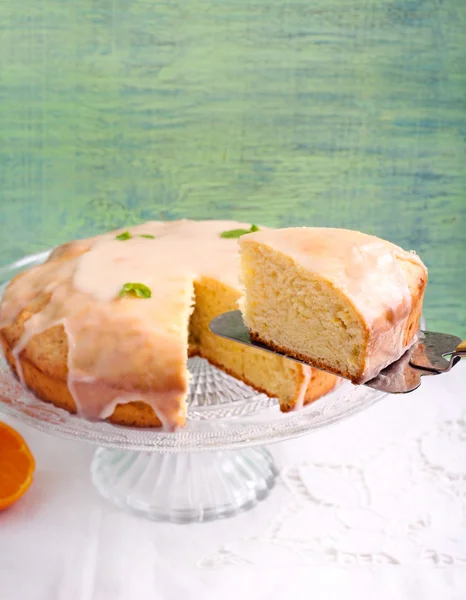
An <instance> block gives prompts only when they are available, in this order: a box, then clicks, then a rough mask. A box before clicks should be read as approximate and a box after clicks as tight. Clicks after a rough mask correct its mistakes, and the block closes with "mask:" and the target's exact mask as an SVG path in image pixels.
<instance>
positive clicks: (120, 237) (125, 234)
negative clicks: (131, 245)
mask: <svg viewBox="0 0 466 600" xmlns="http://www.w3.org/2000/svg"><path fill="white" fill-rule="evenodd" d="M131 237H132V236H131V234H130V232H129V231H124V232H123V233H120V235H117V236H116V239H117V240H120V242H124V241H125V240H129V239H131Z"/></svg>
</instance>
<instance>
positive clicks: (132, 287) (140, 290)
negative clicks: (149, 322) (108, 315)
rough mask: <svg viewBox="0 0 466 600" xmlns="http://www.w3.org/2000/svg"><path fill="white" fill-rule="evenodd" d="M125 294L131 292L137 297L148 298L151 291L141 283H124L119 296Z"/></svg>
mask: <svg viewBox="0 0 466 600" xmlns="http://www.w3.org/2000/svg"><path fill="white" fill-rule="evenodd" d="M127 294H133V295H135V296H137V297H138V298H150V297H151V296H152V292H151V291H150V288H148V287H147V285H144V284H143V283H125V285H124V286H123V287H122V288H121V292H120V294H119V295H120V297H121V296H126V295H127Z"/></svg>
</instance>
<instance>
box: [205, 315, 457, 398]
mask: <svg viewBox="0 0 466 600" xmlns="http://www.w3.org/2000/svg"><path fill="white" fill-rule="evenodd" d="M209 328H210V330H211V331H212V333H214V334H215V335H218V336H220V337H223V338H226V339H228V340H233V341H234V342H238V343H240V344H244V345H246V346H252V347H254V348H257V349H260V350H264V351H265V352H271V353H272V354H278V355H280V356H284V357H286V358H289V359H290V360H294V361H296V362H300V363H303V364H308V363H306V362H304V361H302V360H299V359H297V358H293V357H291V356H287V355H286V354H285V353H283V352H279V351H277V350H272V349H271V348H269V347H267V346H264V345H263V344H261V343H259V342H256V341H253V340H251V338H250V336H249V331H248V328H247V327H246V325H245V324H244V322H243V317H242V314H241V311H239V310H232V311H230V312H226V313H223V314H221V315H219V316H218V317H215V318H214V319H212V321H211V322H210V324H209ZM460 345H461V338H459V337H457V336H454V335H449V334H445V333H434V332H429V331H422V332H420V334H419V339H418V341H417V342H416V343H415V344H414V345H413V346H411V348H410V349H409V350H407V352H405V354H404V355H403V356H402V357H401V358H400V359H399V360H397V361H396V362H394V363H392V364H391V365H389V366H388V367H386V368H385V369H383V371H381V372H380V373H379V374H378V375H377V377H375V378H374V379H371V380H370V381H367V382H366V383H365V384H364V385H367V386H369V387H371V388H373V389H376V390H380V391H383V392H387V393H390V394H406V393H408V392H412V391H413V390H415V389H416V388H418V387H419V386H420V385H421V377H426V376H430V375H438V374H439V373H443V372H445V371H448V370H449V369H451V367H452V366H454V364H456V362H457V360H459V354H458V353H456V355H455V356H454V357H453V359H450V360H446V359H445V358H444V356H445V355H447V354H455V352H456V349H457V348H458V347H459V346H460ZM465 355H466V352H465Z"/></svg>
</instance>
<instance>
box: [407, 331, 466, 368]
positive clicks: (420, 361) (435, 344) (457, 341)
mask: <svg viewBox="0 0 466 600" xmlns="http://www.w3.org/2000/svg"><path fill="white" fill-rule="evenodd" d="M461 358H466V340H463V341H461V338H459V337H457V336H454V335H450V334H446V333H435V332H433V331H421V332H419V343H418V344H417V347H416V349H415V351H414V353H413V354H412V356H411V359H410V363H411V365H412V366H413V367H416V368H419V369H426V370H428V371H435V372H437V373H447V372H448V371H449V370H450V369H451V368H452V367H454V366H455V365H456V363H457V362H459V360H460V359H461Z"/></svg>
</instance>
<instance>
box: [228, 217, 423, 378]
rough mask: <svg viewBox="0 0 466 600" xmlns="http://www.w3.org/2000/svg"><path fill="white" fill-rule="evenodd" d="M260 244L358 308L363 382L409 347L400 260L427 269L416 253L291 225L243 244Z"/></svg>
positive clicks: (354, 235) (353, 234)
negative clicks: (364, 335)
mask: <svg viewBox="0 0 466 600" xmlns="http://www.w3.org/2000/svg"><path fill="white" fill-rule="evenodd" d="M249 241H254V242H259V243H262V244H265V245H266V246H268V247H270V248H272V249H273V250H276V251H278V252H281V253H283V254H285V255H287V256H289V257H290V258H291V259H293V260H294V261H295V263H296V264H298V265H299V266H301V267H303V268H304V269H306V270H307V271H309V272H311V273H313V274H316V275H318V276H320V277H322V278H324V279H326V280H327V281H329V282H331V283H332V284H333V285H334V286H335V287H336V288H338V289H339V290H341V291H342V292H343V294H344V295H345V296H346V297H347V298H348V299H349V300H350V302H351V303H352V304H353V305H354V307H355V308H356V310H357V312H358V313H359V314H360V315H361V316H362V318H363V320H364V322H365V324H366V326H367V327H368V329H369V342H368V346H367V357H366V363H365V368H364V373H363V375H362V378H361V380H360V383H363V382H365V381H368V380H370V379H372V378H373V377H375V376H376V375H377V373H378V372H379V371H380V370H381V369H383V368H384V367H386V366H387V365H389V364H390V363H392V362H393V361H395V360H397V359H398V358H399V357H400V356H401V355H402V354H403V353H404V352H405V351H406V349H407V347H406V346H405V345H404V344H403V333H404V329H405V325H406V322H407V320H408V318H409V316H410V313H411V294H410V291H409V287H408V280H407V275H406V273H405V271H404V270H403V267H402V265H401V263H400V260H398V259H399V258H401V259H403V260H405V261H409V262H412V263H416V264H418V265H420V266H422V268H423V273H424V274H425V276H427V269H426V268H425V266H424V265H423V263H422V261H421V260H420V258H419V257H418V256H417V255H416V254H414V253H413V252H406V251H404V250H403V249H402V248H399V247H398V246H395V245H394V244H391V243H390V242H387V241H385V240H381V239H380V238H377V237H374V236H370V235H367V234H364V233H361V232H359V231H351V230H346V229H333V228H327V227H292V228H286V229H276V230H269V231H259V232H255V233H250V234H248V235H245V236H243V237H242V238H241V239H240V242H239V243H240V246H241V245H243V244H246V243H248V242H249Z"/></svg>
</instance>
